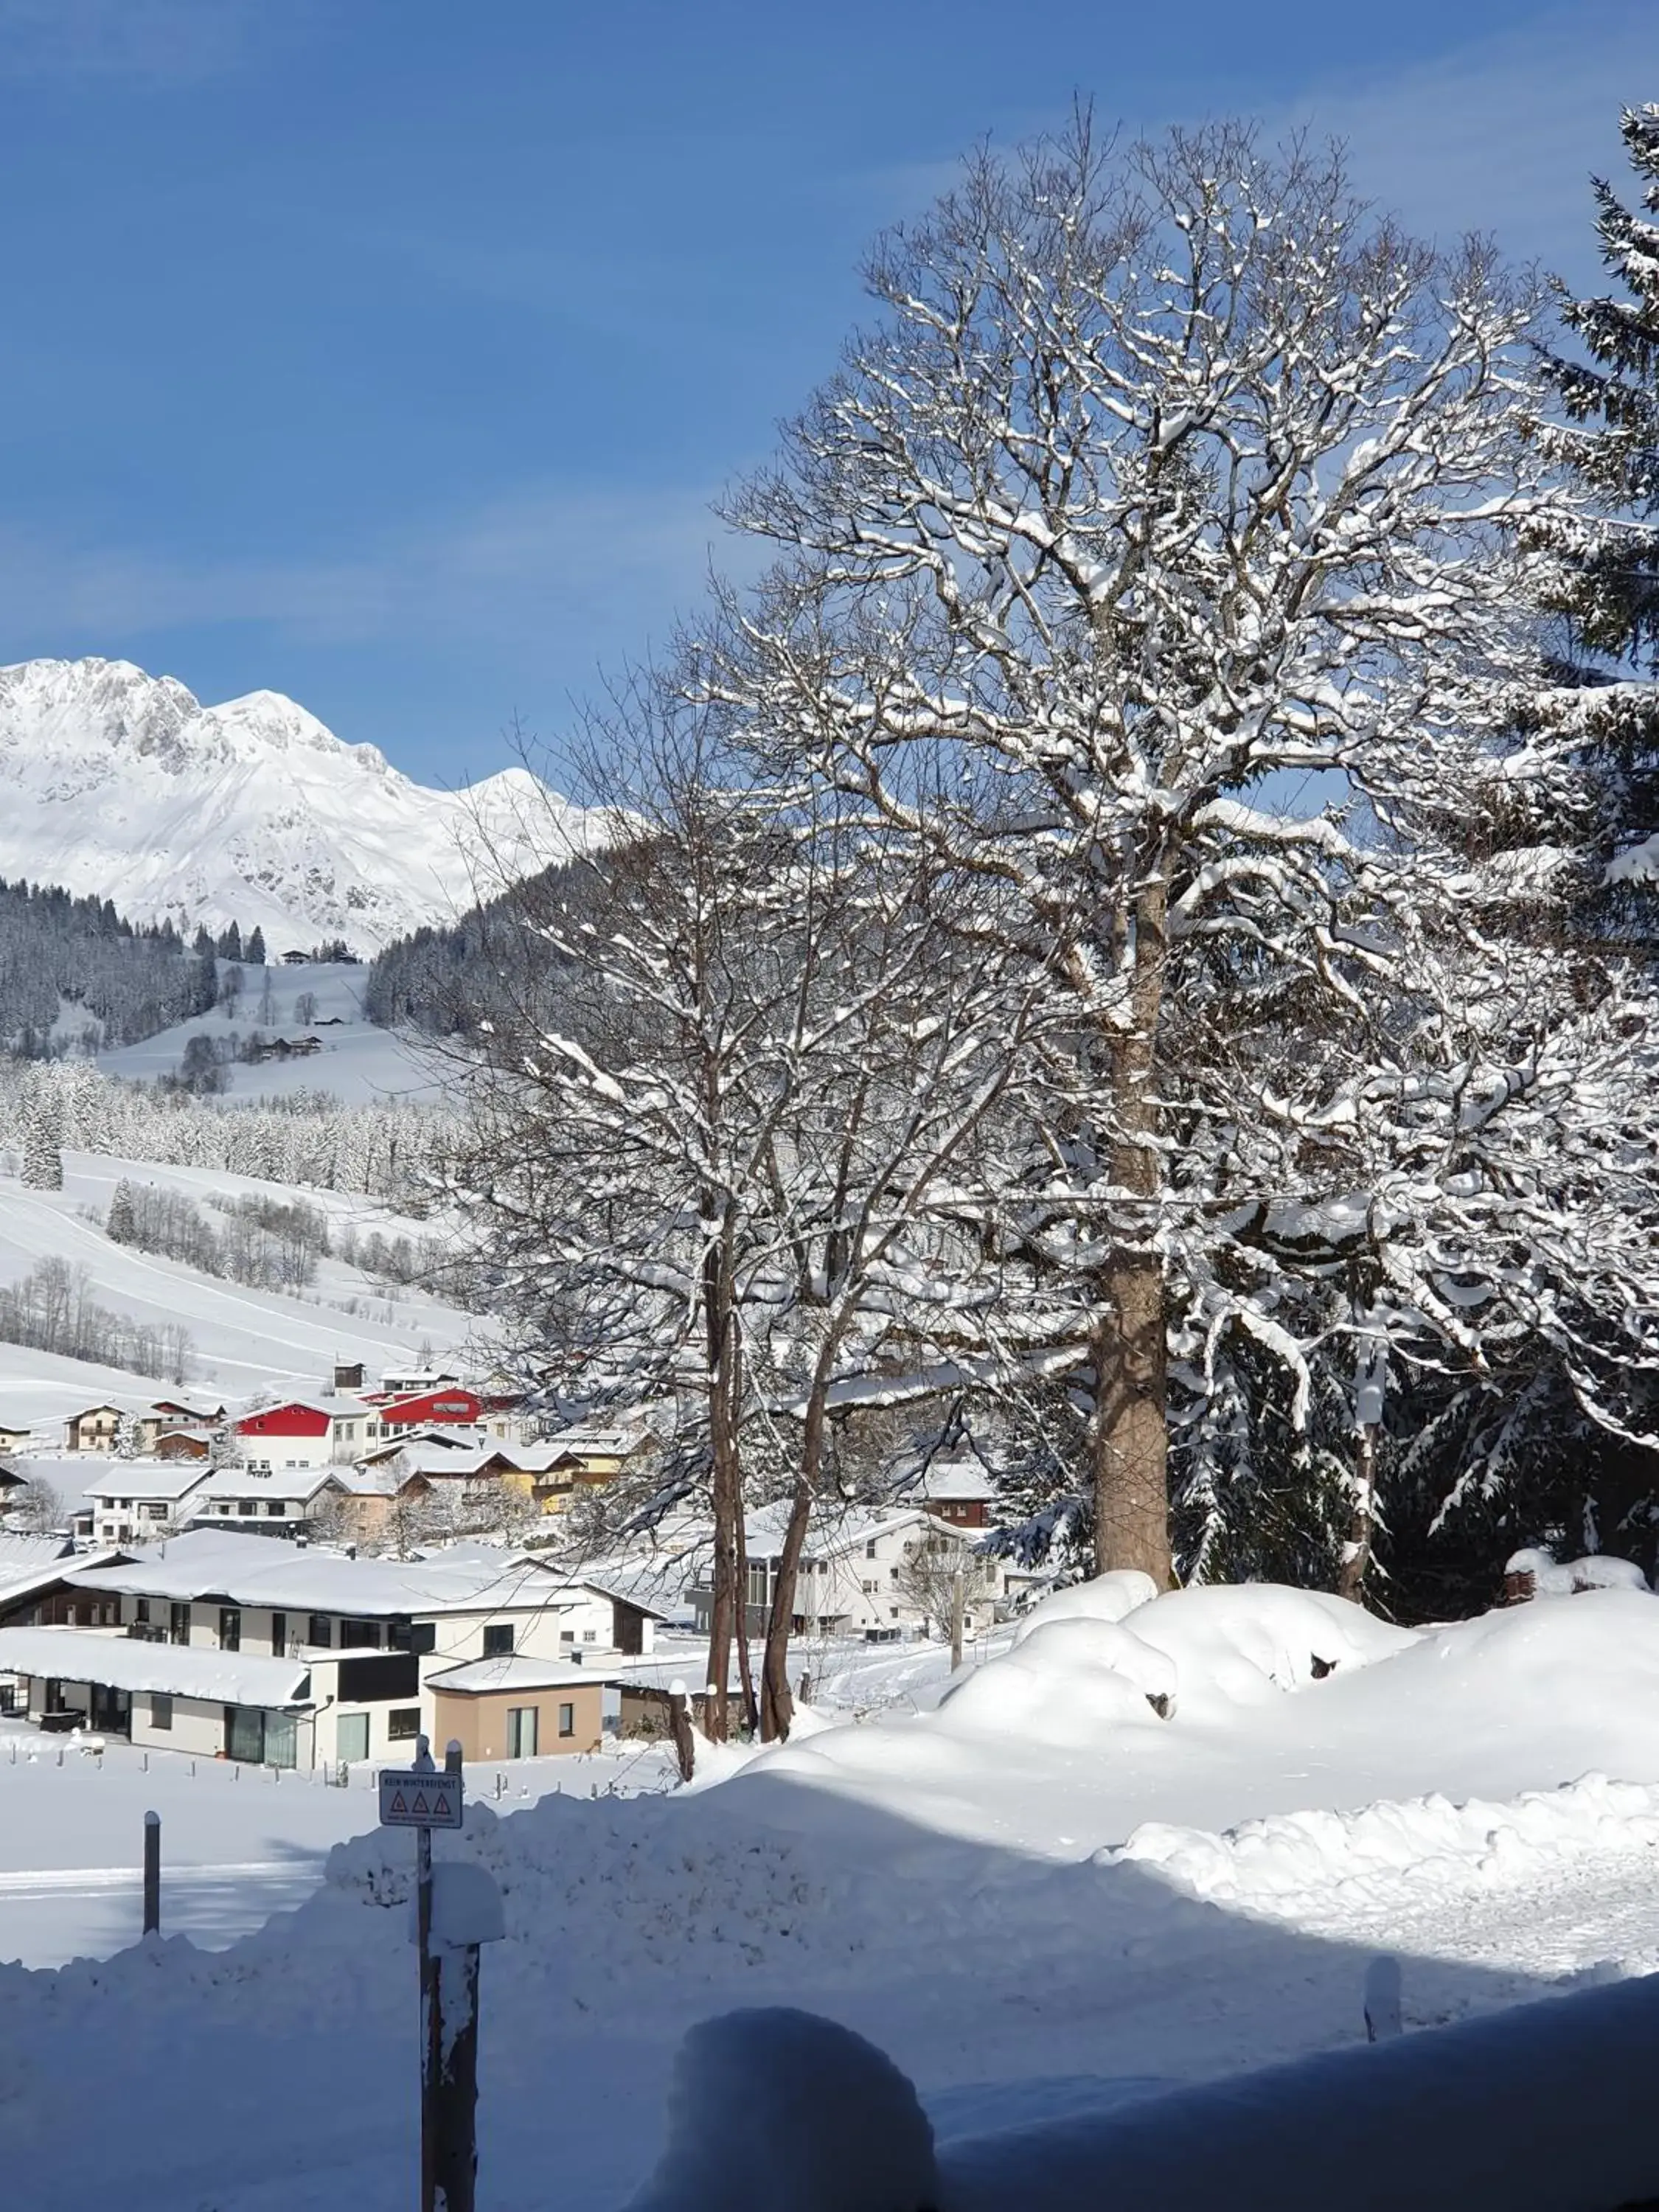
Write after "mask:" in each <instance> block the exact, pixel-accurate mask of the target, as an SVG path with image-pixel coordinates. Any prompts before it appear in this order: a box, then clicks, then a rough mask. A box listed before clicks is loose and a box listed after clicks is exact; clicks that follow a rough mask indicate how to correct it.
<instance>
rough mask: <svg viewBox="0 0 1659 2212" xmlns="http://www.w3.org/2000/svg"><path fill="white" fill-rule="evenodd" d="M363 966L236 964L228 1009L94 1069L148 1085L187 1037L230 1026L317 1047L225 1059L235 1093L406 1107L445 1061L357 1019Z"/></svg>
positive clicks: (176, 1058) (437, 1080) (432, 1090)
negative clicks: (304, 1006)
mask: <svg viewBox="0 0 1659 2212" xmlns="http://www.w3.org/2000/svg"><path fill="white" fill-rule="evenodd" d="M221 972H222V974H223V973H225V972H227V970H226V969H222V971H221ZM241 975H242V995H241V998H240V1000H239V1002H238V1003H237V1004H236V1005H235V1006H234V1007H225V1006H216V1007H215V1008H214V1009H213V1010H212V1012H210V1013H205V1014H200V1015H197V1017H196V1018H195V1019H194V1020H193V1021H188V1022H175V1023H174V1024H173V1027H172V1028H171V1029H166V1030H159V1031H158V1032H157V1033H156V1035H155V1036H152V1037H146V1038H145V1039H144V1041H143V1043H142V1044H129V1045H123V1046H121V1047H119V1048H118V1049H116V1050H114V1051H112V1052H106V1053H101V1054H100V1055H99V1059H98V1067H99V1070H100V1073H102V1074H105V1075H119V1076H124V1077H125V1079H127V1080H128V1081H129V1082H145V1083H153V1082H154V1081H155V1079H156V1078H157V1077H158V1076H161V1075H176V1074H177V1073H179V1063H180V1062H181V1061H182V1060H183V1059H184V1056H185V1045H186V1044H187V1043H188V1042H189V1041H190V1039H191V1037H193V1036H202V1035H205V1036H210V1037H212V1038H214V1039H215V1040H216V1041H225V1040H228V1038H229V1036H230V1034H231V1032H232V1030H234V1031H235V1032H236V1034H237V1035H238V1036H240V1037H242V1038H246V1037H247V1036H250V1035H251V1034H252V1031H253V1030H263V1031H264V1035H265V1036H267V1037H275V1036H282V1037H287V1038H289V1040H292V1039H294V1038H295V1037H300V1036H315V1037H317V1038H318V1039H319V1041H320V1042H321V1044H322V1050H321V1051H320V1052H319V1053H314V1054H307V1055H305V1056H303V1057H301V1058H300V1059H297V1060H261V1061H259V1062H258V1063H257V1064H247V1063H244V1062H241V1061H231V1062H229V1063H228V1064H227V1066H226V1067H225V1077H226V1090H227V1093H228V1096H229V1097H233V1098H240V1099H258V1098H287V1097H292V1096H293V1094H294V1093H295V1091H327V1092H328V1093H329V1094H330V1095H331V1097H335V1098H337V1099H338V1100H339V1101H340V1103H342V1105H345V1106H367V1105H374V1104H377V1103H399V1104H405V1105H407V1104H413V1103H425V1102H427V1101H429V1100H431V1099H434V1098H436V1097H440V1096H441V1091H442V1088H443V1084H442V1074H443V1069H442V1066H441V1063H440V1062H439V1061H438V1060H436V1058H435V1057H434V1056H430V1055H422V1054H417V1053H416V1052H414V1051H411V1049H410V1047H409V1046H407V1045H406V1044H404V1042H403V1041H402V1039H401V1038H399V1037H398V1036H395V1035H394V1034H393V1033H392V1030H383V1029H376V1028H375V1027H374V1024H373V1023H372V1022H366V1021H365V1020H364V1019H363V1012H362V992H363V985H364V982H365V981H366V979H367V976H368V969H366V968H363V967H360V966H356V965H353V964H351V963H323V962H319V961H313V962H307V964H306V965H305V966H303V967H294V968H289V967H284V966H283V964H282V963H280V962H273V964H271V965H270V966H267V967H264V968H251V967H247V966H244V967H243V968H242V970H241ZM267 986H269V1000H268V1001H267V996H266V991H267ZM307 995H309V996H310V997H311V998H313V999H314V1000H316V1002H317V1003H316V1011H315V1013H314V1014H313V1016H312V1017H311V1018H310V1019H309V1020H304V1021H302V1020H301V1018H300V1015H299V1013H298V1012H297V1011H296V1009H297V1006H298V1002H299V1001H300V1000H301V999H302V998H305V997H307Z"/></svg>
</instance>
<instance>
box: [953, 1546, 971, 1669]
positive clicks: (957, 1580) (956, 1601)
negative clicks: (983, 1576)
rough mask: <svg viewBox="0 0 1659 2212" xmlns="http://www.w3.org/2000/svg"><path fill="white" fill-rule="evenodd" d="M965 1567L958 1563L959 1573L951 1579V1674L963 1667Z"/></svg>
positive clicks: (958, 1561)
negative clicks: (963, 1584)
mask: <svg viewBox="0 0 1659 2212" xmlns="http://www.w3.org/2000/svg"><path fill="white" fill-rule="evenodd" d="M962 1578H963V1565H962V1562H961V1560H960V1559H958V1560H957V1571H956V1572H955V1574H954V1575H953V1576H952V1577H951V1673H952V1674H956V1673H957V1670H958V1669H959V1668H960V1667H961V1665H962V1616H963V1613H964V1612H965V1611H966V1610H967V1608H966V1606H965V1604H964V1602H963V1595H964V1594H963V1587H962Z"/></svg>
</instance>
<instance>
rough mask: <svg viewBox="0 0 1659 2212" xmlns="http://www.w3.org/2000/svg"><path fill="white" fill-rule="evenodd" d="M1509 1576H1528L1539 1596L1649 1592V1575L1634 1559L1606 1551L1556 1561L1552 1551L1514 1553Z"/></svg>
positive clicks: (1506, 1566) (1506, 1570)
mask: <svg viewBox="0 0 1659 2212" xmlns="http://www.w3.org/2000/svg"><path fill="white" fill-rule="evenodd" d="M1504 1574H1505V1575H1506V1576H1509V1575H1529V1576H1530V1577H1532V1584H1533V1593H1534V1595H1535V1596H1537V1597H1577V1596H1581V1595H1583V1593H1584V1592H1585V1591H1586V1590H1593V1589H1633V1590H1641V1591H1643V1592H1644V1593H1645V1594H1650V1593H1648V1578H1647V1577H1646V1576H1645V1575H1644V1573H1643V1572H1642V1570H1641V1569H1640V1567H1638V1565H1637V1564H1636V1562H1635V1560H1634V1559H1613V1558H1610V1557H1609V1556H1608V1554H1607V1553H1605V1552H1594V1553H1591V1554H1590V1555H1589V1558H1587V1559H1569V1560H1567V1561H1566V1562H1565V1564H1559V1563H1558V1562H1557V1559H1556V1557H1555V1554H1554V1553H1553V1552H1544V1551H1539V1550H1536V1549H1533V1550H1529V1551H1524V1552H1514V1553H1511V1554H1510V1557H1509V1558H1508V1559H1506V1560H1505V1561H1504Z"/></svg>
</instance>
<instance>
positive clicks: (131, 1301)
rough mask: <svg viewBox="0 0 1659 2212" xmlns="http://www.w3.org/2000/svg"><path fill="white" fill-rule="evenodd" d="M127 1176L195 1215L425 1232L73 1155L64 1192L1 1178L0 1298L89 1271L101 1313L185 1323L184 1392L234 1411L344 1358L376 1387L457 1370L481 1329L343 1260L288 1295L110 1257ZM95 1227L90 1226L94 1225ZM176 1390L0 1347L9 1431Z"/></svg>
mask: <svg viewBox="0 0 1659 2212" xmlns="http://www.w3.org/2000/svg"><path fill="white" fill-rule="evenodd" d="M124 1176H125V1177H126V1178H128V1179H129V1180H130V1181H131V1182H133V1183H135V1184H143V1183H154V1184H156V1185H157V1186H159V1187H161V1188H166V1189H168V1190H177V1191H181V1192H184V1193H185V1194H187V1195H188V1196H190V1197H191V1198H193V1199H195V1200H197V1202H198V1203H205V1202H207V1201H208V1200H210V1199H211V1198H214V1197H220V1198H234V1197H236V1196H239V1195H240V1194H246V1193H255V1192H258V1193H264V1194H266V1195H267V1196H275V1197H277V1198H282V1199H293V1198H295V1197H300V1196H303V1197H304V1198H305V1199H306V1200H307V1202H308V1203H309V1204H311V1205H313V1206H317V1207H319V1208H320V1209H321V1210H322V1211H323V1212H325V1214H326V1215H327V1217H328V1220H329V1225H330V1228H331V1231H340V1230H343V1229H345V1228H347V1227H348V1226H349V1227H352V1228H354V1229H356V1230H359V1231H369V1230H374V1229H378V1230H380V1231H381V1232H382V1234H384V1235H387V1236H395V1235H397V1234H398V1233H399V1231H402V1232H403V1233H405V1234H414V1235H418V1234H419V1233H420V1225H418V1224H416V1223H410V1222H400V1221H399V1220H398V1218H396V1217H395V1216H392V1214H390V1213H388V1212H387V1211H386V1208H385V1207H384V1206H377V1205H375V1204H374V1201H373V1200H368V1199H363V1198H356V1197H348V1196H346V1195H345V1194H342V1193H339V1192H335V1191H318V1190H310V1189H307V1190H306V1191H304V1192H303V1193H301V1192H296V1191H291V1190H289V1189H288V1188H286V1186H284V1185H281V1184H273V1183H260V1182H254V1181H252V1180H251V1179H250V1178H248V1177H246V1176H234V1175H228V1174H226V1173H224V1172H222V1170H217V1169H212V1168H181V1167H158V1166H156V1165H155V1164H152V1163H149V1162H146V1161H128V1160H118V1159H110V1158H103V1157H101V1156H98V1155H94V1154H89V1153H83V1152H69V1153H66V1154H65V1155H64V1188H63V1189H62V1190H61V1191H39V1190H25V1189H24V1188H22V1187H21V1184H20V1183H19V1182H17V1181H16V1179H15V1176H10V1175H0V1284H3V1283H12V1282H16V1281H18V1280H20V1279H21V1278H22V1277H24V1276H25V1275H27V1273H29V1271H30V1270H31V1269H32V1268H33V1267H35V1266H36V1265H37V1264H38V1263H39V1262H40V1261H42V1260H44V1259H47V1258H61V1259H64V1260H66V1261H69V1262H70V1265H71V1266H72V1267H86V1269H87V1270H88V1275H89V1277H90V1285H89V1290H90V1295H91V1297H92V1298H93V1299H94V1302H95V1303H96V1304H99V1305H100V1306H105V1307H107V1308H108V1309H109V1310H111V1311H112V1312H114V1313H118V1314H121V1315H125V1316H129V1317H131V1318H132V1319H134V1320H136V1321H138V1322H145V1323H149V1324H154V1325H164V1324H167V1323H181V1324H182V1325H183V1327H184V1328H185V1329H186V1330H187V1331H188V1332H189V1335H190V1340H191V1364H190V1368H189V1371H188V1375H187V1378H186V1379H187V1380H188V1381H189V1382H191V1383H196V1384H197V1385H199V1386H201V1387H203V1388H210V1389H213V1390H214V1391H216V1393H218V1394H219V1395H222V1396H223V1397H224V1398H226V1399H227V1400H229V1399H233V1398H237V1397H246V1395H249V1394H250V1393H252V1392H253V1391H256V1390H263V1389H270V1388H272V1387H288V1386H289V1385H293V1386H296V1387H301V1388H305V1389H315V1388H317V1387H318V1386H319V1384H320V1383H322V1382H323V1381H324V1380H325V1378H326V1377H327V1376H328V1375H329V1374H330V1372H331V1369H332V1364H333V1362H334V1361H335V1360H336V1359H343V1360H359V1359H361V1360H362V1361H364V1362H365V1363H366V1364H367V1365H368V1367H369V1369H370V1370H371V1371H372V1372H374V1373H376V1374H378V1373H379V1372H380V1370H381V1369H382V1368H384V1367H385V1366H386V1365H388V1364H392V1365H396V1364H399V1363H403V1364H408V1363H409V1362H410V1360H412V1359H413V1358H414V1357H415V1355H416V1352H418V1351H419V1349H420V1347H421V1346H422V1345H429V1346H431V1347H432V1349H433V1351H434V1352H435V1355H436V1356H438V1357H439V1358H453V1356H454V1355H455V1354H456V1353H457V1352H459V1349H460V1347H461V1346H462V1345H463V1344H464V1343H465V1340H466V1338H467V1336H468V1334H469V1333H470V1332H471V1330H472V1328H474V1327H475V1326H476V1324H475V1323H474V1322H472V1321H471V1319H470V1318H469V1317H468V1316H466V1315H465V1314H461V1313H458V1312H456V1311H455V1310H454V1309H453V1307H449V1306H445V1305H441V1304H439V1302H438V1301H437V1300H436V1299H435V1298H432V1297H428V1296H427V1295H426V1294H425V1293H424V1292H423V1291H419V1290H414V1289H410V1288H406V1287H402V1286H393V1285H383V1284H378V1283H374V1282H372V1281H371V1280H370V1279H369V1278H368V1277H367V1276H366V1275H364V1274H363V1273H362V1271H361V1270H360V1269H358V1268H356V1267H349V1266H347V1265H346V1264H345V1263H344V1262H343V1261H339V1260H334V1259H325V1260H322V1261H319V1263H318V1267H317V1273H316V1279H315V1280H314V1282H313V1284H312V1285H310V1287H309V1288H307V1289H306V1290H303V1291H297V1292H295V1293H292V1294H285V1293H282V1292H278V1291H263V1290H255V1289H251V1288H249V1287H248V1286H246V1285H243V1284H240V1283H235V1282H228V1281H222V1280H219V1279H216V1278H215V1277H212V1276H209V1275H204V1274H201V1273H198V1272H197V1270H196V1269H195V1268H193V1267H186V1266H185V1265H184V1264H183V1263H182V1262H181V1261H176V1260H166V1259H161V1258H160V1257H158V1256H156V1255H154V1254H151V1253H148V1252H143V1251H139V1250H137V1249H134V1248H133V1247H131V1246H127V1245H120V1244H112V1243H111V1242H110V1241H109V1239H108V1237H106V1236H105V1234H104V1232H103V1231H102V1229H101V1228H100V1227H99V1226H98V1225H97V1223H98V1221H100V1220H101V1219H102V1218H103V1217H104V1216H105V1215H106V1213H107V1212H108V1210H109V1201H110V1199H111V1197H112V1194H113V1193H114V1189H115V1186H116V1184H117V1182H119V1181H120V1180H121V1179H122V1178H123V1177H124ZM88 1213H90V1214H92V1215H94V1217H95V1219H88V1218H85V1217H86V1216H87V1215H88ZM171 1379H172V1378H171V1377H169V1376H165V1375H155V1376H149V1377H140V1376H136V1375H131V1374H127V1373H125V1371H122V1370H116V1369H112V1368H105V1367H100V1366H94V1365H90V1364H87V1363H84V1362H82V1361H78V1360H72V1359H66V1358H58V1357H55V1356H53V1355H52V1354H50V1353H46V1352H33V1351H30V1350H27V1349H26V1348H25V1347H23V1346H16V1345H9V1344H0V1419H8V1420H15V1421H16V1422H18V1423H19V1424H20V1425H36V1424H39V1425H42V1426H43V1427H44V1426H48V1425H50V1424H52V1423H53V1422H55V1421H58V1420H61V1419H63V1417H64V1415H65V1414H66V1413H70V1412H71V1411H72V1410H74V1409H75V1407H77V1406H80V1405H83V1404H85V1403H87V1402H88V1400H89V1399H91V1398H94V1397H97V1396H99V1395H107V1394H109V1393H111V1392H114V1393H116V1394H117V1395H121V1394H129V1395H131V1394H136V1393H137V1392H139V1391H140V1390H142V1389H143V1383H144V1381H146V1380H148V1381H149V1382H151V1383H155V1384H157V1385H160V1384H163V1383H167V1382H168V1381H170V1380H171Z"/></svg>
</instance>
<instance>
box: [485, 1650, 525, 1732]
mask: <svg viewBox="0 0 1659 2212" xmlns="http://www.w3.org/2000/svg"><path fill="white" fill-rule="evenodd" d="M512 1650H513V1624H512V1622H511V1621H510V1620H492V1621H491V1622H490V1624H489V1626H488V1627H487V1628H486V1629H485V1630H484V1632H483V1656H484V1657H485V1658H486V1659H505V1658H507V1656H509V1655H510V1653H511V1651H512ZM528 1755H529V1754H528V1753H526V1757H528Z"/></svg>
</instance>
